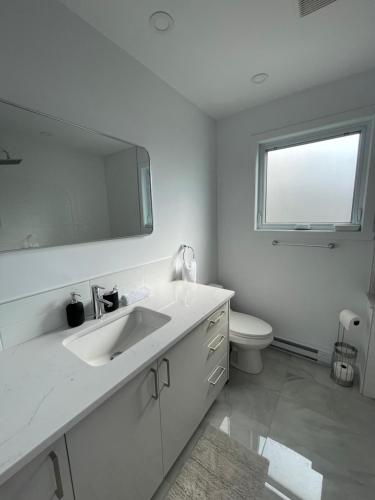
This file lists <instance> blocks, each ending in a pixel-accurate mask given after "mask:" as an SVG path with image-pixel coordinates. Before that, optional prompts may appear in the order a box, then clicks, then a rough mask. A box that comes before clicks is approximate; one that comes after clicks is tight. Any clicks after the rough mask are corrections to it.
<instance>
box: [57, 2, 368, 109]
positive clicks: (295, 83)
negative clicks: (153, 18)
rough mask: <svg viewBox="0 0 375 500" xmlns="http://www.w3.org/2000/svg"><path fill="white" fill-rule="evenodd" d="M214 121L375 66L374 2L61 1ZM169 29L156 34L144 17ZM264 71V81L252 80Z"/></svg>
mask: <svg viewBox="0 0 375 500" xmlns="http://www.w3.org/2000/svg"><path fill="white" fill-rule="evenodd" d="M61 2H62V3H64V4H65V5H66V6H68V7H69V8H70V9H71V10H72V11H74V12H75V13H77V14H78V15H79V16H80V17H82V18H83V19H84V20H86V21H87V22H88V23H90V24H91V25H92V26H94V27H95V28H96V29H97V30H98V31H100V32H101V33H103V34H104V35H105V36H107V37H108V38H109V39H111V40H112V41H113V42H115V43H116V44H117V45H119V46H120V47H122V48H123V49H125V50H126V51H127V52H128V53H129V54H131V55H132V56H133V57H135V58H136V59H138V61H140V62H141V63H143V64H144V65H145V66H147V67H148V68H149V69H150V70H151V71H153V72H154V73H156V74H157V75H158V76H159V77H160V78H162V79H163V80H164V81H165V82H167V83H168V84H169V85H171V86H172V87H174V88H175V89H176V90H177V91H178V92H180V93H181V94H182V95H184V96H185V97H187V98H188V99H189V100H190V101H192V102H194V103H195V104H196V105H197V106H198V107H199V108H201V109H202V110H203V111H205V112H206V113H207V114H209V115H211V116H213V117H216V118H217V117H222V116H225V115H228V114H232V113H235V112H237V111H240V110H242V109H246V108H248V107H251V106H254V105H257V104H260V103H263V102H266V101H269V100H272V99H275V98H277V97H281V96H283V95H287V94H291V93H293V92H297V91H299V90H303V89H306V88H309V87H312V86H314V85H319V84H322V83H327V82H330V81H333V80H336V79H339V78H342V77H345V76H348V75H350V74H353V73H359V72H362V71H366V70H368V69H370V68H372V67H374V66H375V0H337V1H336V2H333V3H332V4H330V5H328V6H327V7H325V8H323V9H321V10H320V11H317V12H315V13H313V14H311V15H309V16H306V17H304V18H300V17H299V12H298V7H297V0H61ZM157 10H165V11H167V12H169V13H170V14H171V15H172V16H173V18H174V20H175V24H174V27H173V28H172V30H170V31H169V32H167V33H163V34H162V33H157V32H155V31H153V30H152V29H151V27H150V24H149V16H150V14H152V13H153V12H155V11H157ZM259 72H267V73H269V74H270V78H269V79H268V80H267V81H266V82H265V83H264V84H262V85H256V84H253V83H251V82H250V78H251V76H252V75H253V74H254V73H259Z"/></svg>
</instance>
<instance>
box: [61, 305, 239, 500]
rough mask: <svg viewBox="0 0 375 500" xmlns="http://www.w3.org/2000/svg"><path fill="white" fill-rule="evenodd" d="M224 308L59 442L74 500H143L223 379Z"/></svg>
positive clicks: (225, 350) (225, 348) (225, 376)
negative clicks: (65, 450) (63, 445)
mask: <svg viewBox="0 0 375 500" xmlns="http://www.w3.org/2000/svg"><path fill="white" fill-rule="evenodd" d="M228 345H229V338H228V304H225V305H224V306H223V307H220V308H219V309H218V310H217V311H215V312H214V313H213V314H212V315H211V316H210V317H209V318H208V319H207V320H205V321H204V322H202V323H201V324H200V325H199V326H198V327H197V328H195V329H194V330H193V331H192V332H190V333H188V334H187V335H186V336H185V337H184V338H183V339H182V340H181V341H179V342H178V343H177V344H176V345H175V346H173V347H172V348H171V349H170V350H169V351H167V352H166V353H165V355H163V356H161V357H160V359H158V361H157V362H155V363H154V364H153V365H152V366H151V367H149V368H147V369H146V370H144V371H143V372H142V373H141V374H140V375H138V376H137V377H135V378H134V379H133V380H131V381H130V382H129V383H128V384H126V385H125V386H124V387H123V388H122V389H120V390H119V391H118V392H117V393H115V394H114V395H113V396H112V397H111V398H110V399H109V400H107V401H106V402H105V403H103V404H102V405H101V406H100V407H99V408H97V409H96V410H94V411H93V412H92V413H91V414H90V415H89V416H88V417H86V418H85V419H84V420H82V421H81V422H80V423H79V424H78V425H76V426H75V427H74V428H73V429H72V430H71V431H69V432H68V433H67V434H66V442H67V448H68V454H69V459H70V466H71V472H72V479H73V486H74V492H75V498H76V500H103V499H106V498H108V499H110V500H148V499H150V498H151V497H152V495H153V493H154V492H155V491H156V489H157V488H158V486H159V485H160V483H161V482H162V480H163V477H164V476H165V475H166V474H167V472H168V470H169V469H170V467H171V466H172V464H173V463H174V461H175V460H176V458H177V457H178V455H179V454H180V453H181V451H182V450H183V448H184V446H185V445H186V443H187V442H188V440H189V439H190V437H191V436H192V434H193V433H194V431H195V429H196V428H197V427H198V425H199V423H200V422H201V420H202V418H203V417H204V415H205V413H206V412H207V410H208V409H209V407H210V406H211V404H212V403H213V401H214V399H215V398H216V397H217V395H218V394H219V392H220V390H221V389H222V387H223V385H224V384H225V382H226V381H227V379H228V351H229V349H228Z"/></svg>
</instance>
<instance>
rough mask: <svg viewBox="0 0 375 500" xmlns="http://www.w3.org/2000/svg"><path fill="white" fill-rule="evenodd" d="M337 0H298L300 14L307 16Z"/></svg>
mask: <svg viewBox="0 0 375 500" xmlns="http://www.w3.org/2000/svg"><path fill="white" fill-rule="evenodd" d="M335 1H336V0H298V6H299V15H300V16H301V17H304V16H307V15H308V14H312V13H313V12H315V11H316V10H319V9H322V8H323V7H326V6H327V5H329V4H330V3H333V2H335Z"/></svg>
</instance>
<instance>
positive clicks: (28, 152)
mask: <svg viewBox="0 0 375 500" xmlns="http://www.w3.org/2000/svg"><path fill="white" fill-rule="evenodd" d="M152 230H153V216H152V202H151V177H150V160H149V155H148V153H147V151H146V150H145V149H144V148H143V147H140V146H136V145H134V144H130V143H127V142H125V141H122V140H120V139H115V138H112V137H109V136H106V135H104V134H101V133H98V132H94V131H91V130H88V129H85V128H83V127H80V126H76V125H72V124H69V123H66V122H64V121H61V120H58V119H53V118H50V117H46V116H44V115H41V114H38V113H35V112H31V111H28V110H25V109H23V108H21V107H18V106H15V105H10V104H6V103H4V102H1V103H0V251H7V250H15V249H26V248H38V247H48V246H56V245H66V244H73V243H85V242H90V241H98V240H109V239H112V238H125V237H129V236H135V235H145V234H149V233H151V232H152Z"/></svg>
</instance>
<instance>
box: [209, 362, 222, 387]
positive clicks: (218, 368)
mask: <svg viewBox="0 0 375 500" xmlns="http://www.w3.org/2000/svg"><path fill="white" fill-rule="evenodd" d="M218 371H220V373H219V375H218V376H217V377H216V379H215V380H212V378H213V376H214V375H215V374H216V372H218ZM224 372H225V368H224V366H218V367H217V368H216V370H215V371H214V372H213V373H212V374H211V375H210V376H209V377H208V382H209V383H210V384H211V385H216V384H217V383H218V382H219V380H220V379H221V377H222V375H223V373H224Z"/></svg>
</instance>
